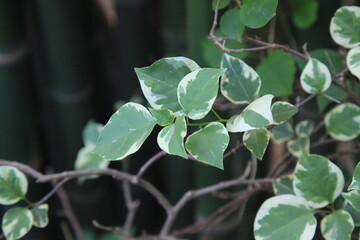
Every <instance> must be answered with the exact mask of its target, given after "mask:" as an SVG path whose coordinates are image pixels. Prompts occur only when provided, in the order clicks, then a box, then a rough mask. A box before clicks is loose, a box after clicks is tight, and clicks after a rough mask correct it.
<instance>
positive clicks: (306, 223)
mask: <svg viewBox="0 0 360 240" xmlns="http://www.w3.org/2000/svg"><path fill="white" fill-rule="evenodd" d="M315 230H316V219H315V216H314V214H313V212H312V210H311V209H309V207H308V206H307V205H306V202H305V201H304V200H303V199H301V198H299V197H296V196H294V195H290V194H285V195H280V196H275V197H272V198H269V199H268V200H266V201H265V202H264V203H263V204H262V205H261V207H260V209H259V210H258V212H257V214H256V217H255V223H254V234H255V239H256V240H279V239H291V240H309V239H312V238H313V236H314V234H315Z"/></svg>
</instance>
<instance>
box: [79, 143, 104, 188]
mask: <svg viewBox="0 0 360 240" xmlns="http://www.w3.org/2000/svg"><path fill="white" fill-rule="evenodd" d="M94 148H95V145H88V146H84V147H83V148H81V149H80V150H79V152H78V153H77V156H76V160H75V164H74V165H75V170H86V169H105V168H107V167H108V166H109V164H110V161H108V160H106V159H103V158H101V157H100V156H99V155H97V154H94V153H93V150H94ZM97 177H99V176H98V175H93V176H83V177H80V178H78V180H79V182H80V183H81V182H83V181H84V180H86V179H94V178H97Z"/></svg>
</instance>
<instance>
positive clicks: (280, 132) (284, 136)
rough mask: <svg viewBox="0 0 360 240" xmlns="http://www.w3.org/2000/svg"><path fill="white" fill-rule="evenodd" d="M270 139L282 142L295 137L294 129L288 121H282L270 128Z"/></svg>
mask: <svg viewBox="0 0 360 240" xmlns="http://www.w3.org/2000/svg"><path fill="white" fill-rule="evenodd" d="M270 133H271V139H272V140H273V141H274V142H275V143H283V142H286V141H289V140H291V139H292V138H294V137H295V135H294V130H293V129H292V127H291V124H290V123H289V122H284V123H282V124H280V125H277V126H275V127H273V128H271V132H270Z"/></svg>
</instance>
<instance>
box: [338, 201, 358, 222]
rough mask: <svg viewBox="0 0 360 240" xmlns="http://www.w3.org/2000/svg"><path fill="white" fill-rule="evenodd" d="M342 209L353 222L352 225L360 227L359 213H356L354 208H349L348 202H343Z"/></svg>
mask: <svg viewBox="0 0 360 240" xmlns="http://www.w3.org/2000/svg"><path fill="white" fill-rule="evenodd" d="M342 208H343V209H344V210H345V211H347V212H348V213H350V215H351V217H352V219H353V220H354V225H355V226H357V227H359V226H360V212H359V211H357V210H356V209H355V208H353V207H352V206H351V204H350V203H349V202H348V201H344V204H343V206H342Z"/></svg>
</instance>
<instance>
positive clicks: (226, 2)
mask: <svg viewBox="0 0 360 240" xmlns="http://www.w3.org/2000/svg"><path fill="white" fill-rule="evenodd" d="M217 2H218V0H212V3H211V5H212V9H213V10H215V8H216V4H217ZM230 2H231V0H221V1H220V4H219V10H220V9H223V8H226V7H227V6H228V5H229V3H230Z"/></svg>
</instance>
